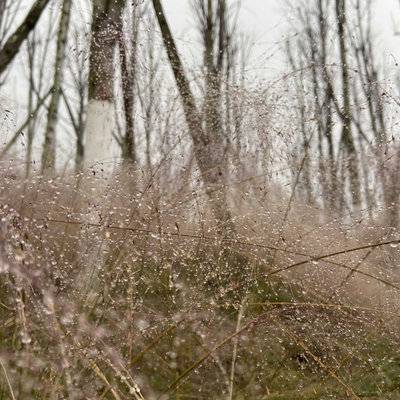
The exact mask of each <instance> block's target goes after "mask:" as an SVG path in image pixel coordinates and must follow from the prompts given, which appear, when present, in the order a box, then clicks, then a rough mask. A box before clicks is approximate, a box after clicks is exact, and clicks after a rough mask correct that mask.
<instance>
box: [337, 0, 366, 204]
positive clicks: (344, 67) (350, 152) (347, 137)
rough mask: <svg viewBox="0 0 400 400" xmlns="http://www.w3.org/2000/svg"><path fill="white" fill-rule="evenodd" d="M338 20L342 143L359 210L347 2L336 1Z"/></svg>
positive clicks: (352, 195) (353, 198)
mask: <svg viewBox="0 0 400 400" xmlns="http://www.w3.org/2000/svg"><path fill="white" fill-rule="evenodd" d="M335 6H336V7H335V8H336V19H337V34H338V39H339V49H340V62H341V72H342V94H343V111H342V137H341V143H342V144H343V146H344V149H345V150H346V156H347V159H348V172H349V178H350V192H351V197H352V200H353V206H354V207H355V208H356V209H357V208H359V207H360V205H361V187H360V176H359V169H358V159H357V155H356V149H355V145H354V139H353V134H352V129H351V124H352V116H351V105H350V78H349V66H348V61H347V46H346V24H347V23H346V0H336V3H335Z"/></svg>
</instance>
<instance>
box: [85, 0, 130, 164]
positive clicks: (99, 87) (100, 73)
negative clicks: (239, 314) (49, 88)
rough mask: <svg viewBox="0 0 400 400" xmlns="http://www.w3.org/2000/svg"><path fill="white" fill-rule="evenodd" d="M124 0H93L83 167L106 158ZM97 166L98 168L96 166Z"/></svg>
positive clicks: (108, 149) (111, 120)
mask: <svg viewBox="0 0 400 400" xmlns="http://www.w3.org/2000/svg"><path fill="white" fill-rule="evenodd" d="M123 8H124V0H93V18H92V38H91V44H90V66H89V104H88V108H87V121H86V144H85V166H86V167H94V166H97V167H99V166H100V165H99V163H102V162H104V161H106V159H107V158H109V157H110V155H111V154H110V148H111V145H112V143H113V131H114V129H115V125H116V123H115V115H114V114H115V113H114V94H113V93H114V90H113V88H114V69H115V62H114V51H115V46H116V44H117V43H118V32H119V27H120V24H121V16H122V11H123ZM100 169H102V167H101V166H100Z"/></svg>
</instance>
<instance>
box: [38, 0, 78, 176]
mask: <svg viewBox="0 0 400 400" xmlns="http://www.w3.org/2000/svg"><path fill="white" fill-rule="evenodd" d="M71 6H72V1H71V0H64V1H63V5H62V10H61V18H60V26H59V30H58V36H57V51H56V63H55V66H54V79H53V82H54V83H53V94H52V96H51V100H50V106H49V112H48V115H47V127H46V132H45V137H44V145H43V153H42V173H43V174H44V175H52V174H54V173H55V162H56V126H57V121H58V106H59V103H60V97H61V84H62V81H63V72H64V62H65V49H66V46H67V40H68V28H69V20H70V15H71Z"/></svg>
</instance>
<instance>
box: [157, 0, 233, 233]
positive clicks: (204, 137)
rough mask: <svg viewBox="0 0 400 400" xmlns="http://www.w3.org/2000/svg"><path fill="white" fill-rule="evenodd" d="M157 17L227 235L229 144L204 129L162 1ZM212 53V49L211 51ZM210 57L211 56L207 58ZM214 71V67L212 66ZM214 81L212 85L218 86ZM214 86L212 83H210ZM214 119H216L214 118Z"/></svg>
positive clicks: (197, 153)
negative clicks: (225, 185) (226, 161)
mask: <svg viewBox="0 0 400 400" xmlns="http://www.w3.org/2000/svg"><path fill="white" fill-rule="evenodd" d="M152 3H153V7H154V11H155V15H156V17H157V20H158V24H159V27H160V30H161V35H162V38H163V41H164V46H165V48H166V51H167V55H168V59H169V61H170V64H171V68H172V71H173V74H174V77H175V81H176V84H177V87H178V91H179V93H180V97H181V101H182V105H183V109H184V112H185V118H186V122H187V124H188V127H189V132H190V135H191V138H192V141H193V147H194V154H195V157H196V161H197V165H198V167H199V170H200V173H201V176H202V179H203V182H204V185H205V187H206V191H207V193H208V196H209V199H210V202H211V207H212V209H213V211H214V214H215V217H216V219H217V221H219V224H220V225H221V229H222V230H223V231H224V234H229V233H230V232H232V231H233V230H234V227H233V222H232V217H231V213H230V211H229V209H228V204H227V194H226V190H225V187H224V184H225V183H226V181H225V175H226V170H225V168H224V167H225V165H224V158H225V143H224V139H223V137H221V135H218V134H214V132H213V131H211V132H210V131H205V130H204V129H203V128H202V118H201V114H200V112H199V110H198V107H197V105H196V100H195V97H194V95H193V92H192V90H191V88H190V83H189V80H188V78H187V76H186V74H185V71H184V68H183V64H182V61H181V59H180V56H179V54H178V50H177V47H176V44H175V40H174V38H173V36H172V33H171V30H170V28H169V25H168V22H167V20H166V17H165V14H164V10H163V7H162V4H161V1H160V0H152ZM209 50H210V49H209ZM206 56H207V57H210V55H209V54H208V55H206ZM210 68H211V65H210ZM214 83H215V82H213V83H212V84H214ZM210 84H211V83H210ZM211 118H216V117H215V116H212V117H211ZM209 123H214V121H211V120H210V121H209Z"/></svg>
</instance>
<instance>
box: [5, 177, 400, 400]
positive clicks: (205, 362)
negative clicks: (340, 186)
mask: <svg viewBox="0 0 400 400" xmlns="http://www.w3.org/2000/svg"><path fill="white" fill-rule="evenodd" d="M96 179H97V177H95V178H93V177H91V178H89V177H87V176H85V175H82V176H80V177H79V178H78V179H75V178H72V177H59V178H55V179H51V180H44V179H43V178H41V177H34V178H31V179H30V180H29V181H23V180H20V179H19V178H16V177H7V176H4V177H3V178H2V191H1V208H0V214H1V241H0V246H1V264H0V273H1V281H0V308H1V313H0V319H1V321H0V361H1V372H0V399H64V398H65V399H203V398H204V399H285V400H291V399H293V400H294V399H302V400H303V399H345V398H349V399H361V398H370V399H400V394H399V393H400V353H399V348H400V346H399V344H400V338H399V315H400V307H399V295H398V293H399V292H398V291H399V288H400V282H399V277H398V274H397V272H396V270H395V268H392V266H394V265H397V263H398V261H399V260H400V257H399V249H398V247H397V242H395V241H393V243H391V245H390V243H389V242H390V238H389V236H385V235H386V232H385V231H384V229H383V228H381V227H379V219H377V220H376V221H374V223H372V222H371V221H369V222H364V223H363V224H360V223H357V224H355V225H350V224H348V225H344V224H339V223H338V222H337V220H335V219H334V218H327V217H326V216H321V215H316V212H315V210H312V209H307V208H305V207H304V206H303V207H301V206H300V205H297V204H293V212H292V213H291V217H290V218H289V220H288V221H283V220H282V218H283V212H282V210H281V207H279V202H277V201H276V199H274V198H273V197H266V194H265V193H258V192H256V191H254V192H252V193H251V196H253V197H254V198H255V199H257V196H259V199H261V198H262V199H263V201H264V202H265V203H268V207H267V208H265V209H263V208H262V207H260V206H259V204H260V203H259V202H258V203H257V207H254V209H257V211H254V209H253V208H252V206H251V204H249V203H248V202H247V203H243V202H242V203H240V202H236V207H237V209H236V214H234V219H235V226H236V227H237V232H236V236H235V237H229V238H226V237H222V236H220V235H219V234H218V230H216V229H215V227H214V225H215V224H213V221H212V218H211V217H210V216H209V213H208V212H207V208H206V202H205V201H203V202H201V201H199V198H198V197H197V198H196V201H189V202H185V201H179V198H178V195H176V194H175V195H174V196H176V197H175V201H172V199H171V198H168V197H167V196H166V195H165V193H162V189H161V188H159V187H156V185H153V186H152V187H151V188H149V187H148V186H146V185H145V184H142V185H137V186H136V187H135V188H132V189H131V191H130V192H128V193H129V194H126V193H127V191H126V190H125V189H126V186H125V183H124V180H123V179H124V178H122V177H118V176H117V177H114V181H113V182H114V183H113V185H112V189H108V187H107V184H104V185H99V181H98V180H96ZM92 188H95V190H92ZM119 189H120V190H119ZM248 192H249V188H247V189H246V193H248ZM181 196H182V197H181V198H185V196H183V195H182V194H181ZM177 199H178V200H177ZM171 204H174V206H173V207H171ZM265 210H268V211H265ZM239 216H240V217H239ZM305 221H307V223H306V222H305ZM391 234H392V233H391ZM344 250H346V251H344Z"/></svg>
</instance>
